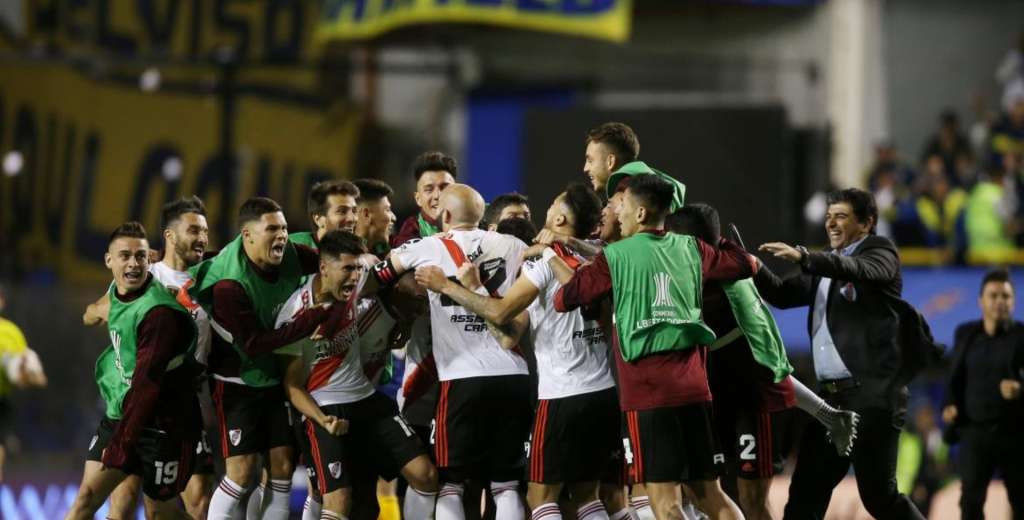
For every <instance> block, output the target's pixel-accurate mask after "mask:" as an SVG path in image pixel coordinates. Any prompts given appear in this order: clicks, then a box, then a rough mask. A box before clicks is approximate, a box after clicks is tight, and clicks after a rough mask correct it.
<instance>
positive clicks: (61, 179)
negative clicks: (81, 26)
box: [0, 61, 361, 281]
mask: <svg viewBox="0 0 1024 520" xmlns="http://www.w3.org/2000/svg"><path fill="white" fill-rule="evenodd" d="M235 123H236V124H235V138H234V142H235V148H234V151H235V154H236V157H237V161H236V163H235V166H234V167H227V166H225V162H224V161H222V160H220V147H219V143H220V139H221V134H220V132H221V124H222V122H221V105H220V103H219V102H218V100H217V98H216V97H215V96H214V95H212V94H202V93H191V92H175V91H171V90H157V91H155V92H144V91H142V90H140V89H139V87H138V85H137V84H126V83H116V82H113V81H110V80H97V79H93V78H91V77H88V76H86V75H84V74H82V73H80V72H78V71H76V70H74V69H71V68H70V67H66V66H64V65H59V64H28V63H25V62H20V63H15V62H10V61H7V62H3V63H2V64H0V151H2V152H3V153H5V154H6V153H9V152H17V153H19V154H20V155H21V157H22V158H23V166H22V168H21V169H20V171H18V172H17V174H16V175H0V233H2V234H3V240H2V241H0V242H2V243H3V244H4V245H5V246H8V245H9V246H11V247H14V248H15V249H16V251H17V253H16V254H15V255H13V256H14V258H15V259H16V261H17V262H19V263H21V264H23V265H20V266H19V267H20V268H22V269H25V270H35V269H53V270H54V271H56V272H57V274H58V275H59V276H61V277H62V278H64V279H66V280H70V281H99V280H104V279H109V273H108V272H105V270H104V269H103V266H102V258H103V252H104V251H105V249H106V236H107V234H108V233H109V232H110V230H112V229H113V228H114V227H115V226H117V225H118V224H120V223H121V222H124V221H126V220H139V221H141V222H142V223H143V224H144V225H145V226H146V228H147V230H148V231H149V234H150V236H151V240H154V242H155V243H154V244H153V245H154V246H159V245H160V243H159V232H158V231H159V229H158V226H159V212H160V206H161V205H162V204H163V203H164V202H165V201H168V200H171V199H173V198H176V197H179V196H183V195H190V194H193V193H195V194H197V195H199V196H200V197H201V198H203V199H204V201H205V202H206V203H207V206H208V210H209V222H210V226H211V228H212V235H213V236H212V237H211V238H212V240H213V242H214V244H223V243H226V242H227V241H228V240H230V239H231V238H232V236H233V234H234V233H235V232H236V230H235V228H234V226H235V211H236V210H237V207H238V205H239V204H240V203H241V202H242V201H243V200H244V199H246V198H248V197H249V196H252V195H255V194H261V195H268V196H270V197H273V198H275V199H278V200H279V202H281V204H282V205H283V206H284V208H285V211H286V214H287V215H288V217H289V218H290V219H291V224H292V225H293V227H299V228H305V227H307V226H308V224H307V223H306V222H305V193H306V190H307V188H308V186H310V185H311V184H313V183H314V182H316V181H318V180H322V179H324V178H343V177H348V176H350V175H351V169H352V161H353V158H354V157H355V147H356V145H357V140H358V131H359V128H360V125H361V117H360V115H359V113H358V112H357V111H355V110H352V109H351V108H345V107H342V108H338V107H336V108H334V109H333V110H327V109H325V108H324V107H320V106H315V105H311V106H302V105H296V104H293V103H289V102H288V101H285V100H277V99H272V98H268V97H265V96H256V95H242V96H240V97H239V98H238V101H237V115H236V119H235Z"/></svg>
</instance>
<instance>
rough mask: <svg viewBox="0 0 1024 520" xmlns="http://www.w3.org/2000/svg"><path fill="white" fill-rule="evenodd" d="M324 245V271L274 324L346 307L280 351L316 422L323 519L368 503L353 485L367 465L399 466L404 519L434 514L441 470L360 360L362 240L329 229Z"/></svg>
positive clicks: (293, 396) (292, 387)
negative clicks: (335, 319) (405, 489)
mask: <svg viewBox="0 0 1024 520" xmlns="http://www.w3.org/2000/svg"><path fill="white" fill-rule="evenodd" d="M319 245H320V272H319V274H317V275H315V276H312V277H310V278H309V279H308V280H307V281H306V283H305V284H303V285H302V287H300V288H299V289H298V290H297V291H296V292H295V293H294V294H293V295H292V296H291V297H290V298H289V299H288V301H287V302H285V304H284V306H283V307H282V309H281V311H280V312H279V314H278V318H277V325H278V326H279V327H280V326H284V325H285V324H286V323H288V321H290V320H291V318H292V317H293V316H295V315H297V314H299V313H300V312H302V311H303V310H305V309H308V308H310V307H313V306H316V305H322V304H323V305H327V304H329V305H344V306H346V308H347V309H348V311H347V312H345V313H343V316H344V319H342V320H341V321H340V322H339V323H331V324H324V325H323V326H321V328H320V329H318V331H317V333H315V334H314V336H313V337H312V338H307V339H304V340H302V341H299V342H297V343H295V344H293V345H291V346H289V347H286V348H284V349H281V350H278V351H277V354H280V355H284V356H291V359H289V360H288V361H287V362H286V363H287V368H286V370H285V377H284V384H285V390H286V392H287V394H288V398H289V399H290V400H291V402H292V404H293V405H294V406H295V407H296V408H297V409H298V410H299V411H300V412H302V414H303V415H305V416H306V417H307V418H309V419H311V420H312V421H309V420H307V421H306V433H307V435H308V437H309V441H310V447H311V450H310V451H311V455H312V457H311V458H312V460H311V463H312V464H313V465H314V467H315V468H316V471H315V476H316V479H317V487H318V488H319V489H320V492H321V493H322V494H323V510H322V512H321V516H320V518H323V519H328V520H341V519H347V518H348V516H349V514H350V512H353V511H356V510H359V509H360V507H361V506H363V507H365V506H364V505H361V504H359V503H357V502H358V501H355V502H354V501H353V500H352V499H353V493H352V484H353V479H356V478H359V476H360V475H362V474H365V472H367V471H371V472H374V473H375V474H376V475H382V476H385V477H386V478H394V476H396V475H397V474H398V473H399V472H400V473H401V474H402V476H403V477H405V479H406V480H407V481H409V488H410V491H409V493H407V494H406V497H405V509H404V514H405V517H406V518H410V519H411V518H429V516H430V514H431V512H432V511H433V509H434V501H435V498H436V496H437V470H436V468H435V467H434V465H433V464H432V463H431V462H430V459H429V457H427V455H426V449H425V448H424V446H423V445H422V444H421V443H420V442H419V440H418V439H417V438H416V436H415V434H414V433H413V431H412V430H411V429H410V428H409V426H408V425H406V424H405V421H404V420H403V419H402V417H401V415H400V414H399V413H398V407H397V406H396V404H395V402H394V401H392V400H391V399H388V398H387V397H386V396H384V395H383V394H381V393H380V392H378V391H376V390H375V389H374V387H373V385H372V384H371V383H370V381H369V380H368V379H367V378H366V374H365V373H364V371H363V366H362V364H361V362H360V357H359V321H358V319H357V316H356V303H357V302H358V300H359V297H360V294H359V293H360V291H361V289H362V288H363V284H364V282H365V280H366V276H365V274H366V269H365V267H366V266H365V265H364V264H363V263H361V261H360V255H362V254H363V253H364V252H365V249H364V247H363V244H362V241H361V240H360V238H359V237H357V236H356V235H353V234H351V233H348V232H345V231H330V232H328V233H327V234H325V235H323V236H322V237H321V239H320V244H319ZM314 338H315V339H314ZM342 433H344V435H340V434H342ZM339 435H340V436H339ZM374 506H375V505H374ZM353 517H358V516H357V515H355V514H353Z"/></svg>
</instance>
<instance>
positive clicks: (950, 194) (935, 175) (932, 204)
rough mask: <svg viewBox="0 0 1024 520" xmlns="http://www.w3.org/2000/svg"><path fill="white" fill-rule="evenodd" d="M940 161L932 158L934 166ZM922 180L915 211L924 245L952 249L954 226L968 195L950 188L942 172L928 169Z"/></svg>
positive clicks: (957, 189) (958, 189)
mask: <svg viewBox="0 0 1024 520" xmlns="http://www.w3.org/2000/svg"><path fill="white" fill-rule="evenodd" d="M936 161H939V164H940V165H941V159H939V158H938V156H937V155H933V156H932V159H931V162H932V163H933V164H934V163H935V162H936ZM921 177H922V189H921V194H920V195H918V196H917V198H916V201H915V210H916V213H917V216H918V219H919V221H920V223H921V225H922V227H923V230H924V234H925V245H928V246H932V247H947V246H955V245H956V243H957V237H956V223H957V219H958V218H959V217H960V214H961V212H962V211H963V209H964V206H965V205H966V204H967V192H965V191H964V190H963V189H961V188H958V187H953V186H951V185H950V182H949V177H947V176H946V175H945V174H944V173H943V172H942V171H941V169H936V168H934V167H933V168H929V169H928V170H927V171H926V172H925V174H924V175H922V176H921Z"/></svg>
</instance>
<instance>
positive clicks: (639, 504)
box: [629, 496, 655, 520]
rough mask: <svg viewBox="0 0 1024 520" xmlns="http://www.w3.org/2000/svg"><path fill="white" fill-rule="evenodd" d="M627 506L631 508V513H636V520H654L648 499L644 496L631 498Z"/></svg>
mask: <svg viewBox="0 0 1024 520" xmlns="http://www.w3.org/2000/svg"><path fill="white" fill-rule="evenodd" d="M629 505H631V506H633V511H636V518H637V520H655V518H654V510H653V509H651V499H650V498H647V497H646V496H639V497H633V498H630V499H629Z"/></svg>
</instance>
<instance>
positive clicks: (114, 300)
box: [66, 222, 202, 520]
mask: <svg viewBox="0 0 1024 520" xmlns="http://www.w3.org/2000/svg"><path fill="white" fill-rule="evenodd" d="M105 263H106V265H107V268H109V269H110V271H111V273H112V274H113V276H114V281H113V283H112V284H111V285H110V289H109V291H108V293H107V296H108V299H109V305H110V308H109V314H108V316H107V317H108V322H107V329H108V332H109V334H110V340H111V343H112V346H111V347H109V348H108V349H107V350H106V351H104V353H103V354H102V355H101V356H100V359H99V360H98V361H97V384H98V386H99V387H100V393H101V395H102V396H103V398H104V400H105V401H106V405H107V414H108V418H107V419H104V422H105V423H106V425H107V426H108V427H107V428H104V426H103V425H102V424H101V426H100V428H99V430H98V432H97V436H96V437H94V438H93V443H92V444H93V445H92V446H90V451H93V450H95V451H96V452H98V453H99V459H98V460H86V463H85V472H84V475H83V477H82V485H81V487H80V488H79V492H78V496H77V497H76V498H75V501H74V503H73V504H72V506H71V509H70V510H69V512H68V514H67V517H66V518H68V519H81V520H85V519H88V518H92V516H93V514H95V512H96V511H97V510H98V509H99V508H100V506H101V505H103V502H104V501H105V500H106V498H107V496H108V495H109V494H110V493H111V492H112V491H113V490H114V488H115V487H116V486H117V485H118V484H120V483H121V482H122V481H123V480H124V479H125V478H126V477H127V475H137V476H140V477H141V480H142V489H143V492H144V494H145V506H146V514H147V517H161V518H191V517H190V516H189V515H187V514H186V513H185V512H183V511H181V510H180V509H179V508H178V506H177V498H178V497H177V495H178V494H179V493H180V492H181V491H183V490H184V488H185V483H186V482H187V481H188V479H189V476H190V475H191V474H192V462H193V458H194V457H193V456H194V452H195V446H196V443H197V442H198V441H199V432H200V429H201V424H202V422H201V421H202V420H201V418H200V412H199V403H198V401H197V399H196V395H195V391H194V389H193V381H194V378H195V376H196V374H197V373H198V368H197V366H196V363H195V362H194V360H193V356H194V351H195V348H196V337H197V333H196V325H195V322H194V321H193V320H192V318H191V317H190V315H189V312H188V311H187V310H186V309H185V308H184V307H182V306H181V304H179V303H178V302H177V301H176V300H175V297H174V295H173V294H172V293H171V291H169V290H168V289H167V288H166V287H164V286H163V285H162V284H161V283H160V282H158V281H156V280H155V278H154V276H153V275H151V274H150V273H149V272H148V268H149V244H148V242H147V241H146V231H145V229H143V227H142V225H141V224H139V223H138V222H127V223H125V224H122V225H121V226H118V228H117V229H115V230H114V231H113V233H111V235H110V240H109V245H108V247H107V253H106V255H105ZM90 459H91V457H90Z"/></svg>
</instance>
